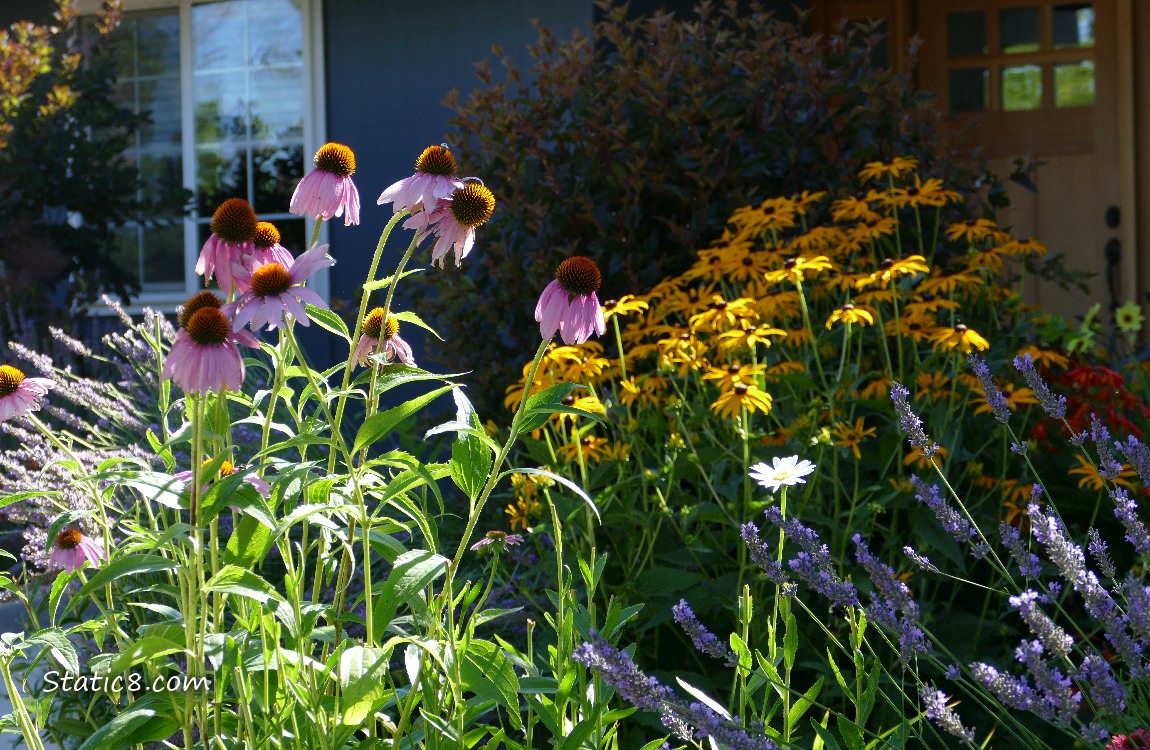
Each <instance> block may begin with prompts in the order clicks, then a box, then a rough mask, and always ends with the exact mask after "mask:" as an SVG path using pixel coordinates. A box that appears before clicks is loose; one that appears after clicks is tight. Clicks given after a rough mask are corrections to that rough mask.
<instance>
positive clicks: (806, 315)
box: [795, 282, 829, 390]
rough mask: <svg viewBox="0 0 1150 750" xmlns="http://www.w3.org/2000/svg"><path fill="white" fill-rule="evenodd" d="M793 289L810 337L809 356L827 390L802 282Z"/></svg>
mask: <svg viewBox="0 0 1150 750" xmlns="http://www.w3.org/2000/svg"><path fill="white" fill-rule="evenodd" d="M795 289H797V290H798V291H799V308H800V309H801V310H802V313H803V325H804V326H806V328H807V333H809V334H810V335H811V354H812V355H813V356H814V360H815V366H816V367H818V370H819V379H821V380H822V381H823V388H827V389H828V390H829V386H828V385H827V376H826V374H825V373H824V372H823V359H822V357H820V356H819V346H818V344H817V343H815V340H816V338H817V336H815V329H814V327H813V326H812V325H811V312H810V310H809V309H808V308H807V295H806V294H805V293H804V292H803V285H802V282H796V283H795Z"/></svg>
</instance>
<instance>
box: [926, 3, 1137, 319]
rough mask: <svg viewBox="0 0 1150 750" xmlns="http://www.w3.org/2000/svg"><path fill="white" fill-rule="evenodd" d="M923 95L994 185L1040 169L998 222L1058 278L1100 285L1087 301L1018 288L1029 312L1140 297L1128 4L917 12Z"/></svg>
mask: <svg viewBox="0 0 1150 750" xmlns="http://www.w3.org/2000/svg"><path fill="white" fill-rule="evenodd" d="M915 10H916V13H917V26H918V29H919V33H920V34H921V36H922V39H923V46H922V58H921V66H920V83H921V86H922V87H923V88H924V89H927V90H929V91H932V92H934V93H936V94H937V95H938V98H939V103H940V105H941V106H942V108H943V111H944V112H946V113H947V114H948V115H949V118H950V119H949V127H950V128H951V130H952V132H955V133H959V132H963V131H965V132H966V134H967V136H968V137H969V142H970V143H972V144H975V145H978V146H981V147H983V148H984V149H985V154H986V155H987V156H988V157H989V158H990V159H991V165H992V169H993V170H994V171H995V173H996V174H998V175H999V176H1000V177H1005V176H1007V175H1009V174H1011V172H1012V171H1015V170H1016V160H1021V162H1022V163H1030V162H1037V163H1039V166H1037V167H1036V168H1035V169H1034V170H1033V172H1032V173H1031V175H1030V177H1031V180H1032V182H1033V189H1027V188H1026V187H1023V186H1022V185H1020V184H1017V183H1013V182H1008V183H1007V184H1008V192H1009V194H1010V197H1011V199H1012V202H1013V205H1012V207H1011V209H1010V210H1009V211H1007V212H1005V214H1004V215H1003V216H1001V217H1000V221H1001V222H1002V223H1003V224H1004V225H1007V226H1010V227H1011V228H1012V230H1013V231H1014V233H1015V235H1016V236H1018V237H1035V238H1037V239H1039V240H1041V241H1042V242H1043V243H1045V244H1046V246H1047V247H1048V248H1049V249H1050V251H1051V252H1052V253H1061V254H1062V255H1064V256H1065V264H1066V267H1067V268H1069V269H1073V270H1081V271H1087V272H1091V273H1094V274H1097V275H1096V276H1095V277H1094V278H1093V279H1092V280H1090V282H1089V283H1090V287H1091V291H1090V294H1089V295H1083V294H1081V293H1080V292H1077V291H1074V292H1066V291H1063V290H1061V289H1059V288H1058V287H1057V286H1055V285H1054V284H1051V283H1048V282H1039V281H1038V280H1037V279H1034V278H1029V279H1027V280H1026V282H1025V283H1026V297H1027V299H1028V301H1031V302H1035V303H1038V304H1041V305H1043V306H1044V307H1047V308H1048V309H1052V310H1054V311H1057V312H1061V313H1062V314H1064V315H1067V316H1075V315H1081V314H1082V313H1083V312H1085V311H1086V310H1087V309H1088V308H1089V307H1090V306H1091V305H1092V304H1094V303H1095V302H1101V303H1102V306H1103V309H1104V310H1109V309H1110V307H1111V306H1112V305H1113V304H1115V303H1117V304H1122V303H1123V302H1125V301H1127V300H1129V299H1132V298H1134V297H1135V295H1136V294H1137V289H1138V284H1137V267H1136V265H1137V264H1136V261H1137V257H1136V256H1137V253H1136V249H1135V241H1134V239H1135V235H1134V228H1135V225H1136V222H1135V217H1134V216H1133V213H1134V206H1135V203H1134V194H1133V193H1134V177H1133V175H1134V169H1133V164H1134V161H1133V160H1134V133H1133V101H1134V98H1133V91H1132V88H1133V84H1132V75H1133V62H1132V60H1133V49H1132V44H1133V38H1132V35H1131V34H1132V32H1131V28H1132V21H1131V19H1130V13H1131V10H1132V9H1131V7H1130V4H1129V0H1095V1H1094V2H1069V1H1068V0H919V1H918V3H917V5H916V6H915Z"/></svg>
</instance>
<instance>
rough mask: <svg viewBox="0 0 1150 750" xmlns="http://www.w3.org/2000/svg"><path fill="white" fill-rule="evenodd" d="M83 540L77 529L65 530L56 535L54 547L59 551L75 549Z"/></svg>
mask: <svg viewBox="0 0 1150 750" xmlns="http://www.w3.org/2000/svg"><path fill="white" fill-rule="evenodd" d="M83 538H84V535H83V534H81V533H80V530H79V529H65V530H64V531H61V532H60V533H59V534H57V535H56V546H57V547H59V548H60V549H76V548H77V547H79V546H80V541H81V540H82V539H83Z"/></svg>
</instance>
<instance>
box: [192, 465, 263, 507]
mask: <svg viewBox="0 0 1150 750" xmlns="http://www.w3.org/2000/svg"><path fill="white" fill-rule="evenodd" d="M209 463H211V459H210V458H209V459H208V460H206V461H204V463H203V465H204V466H206V465H207V464H209ZM246 471H249V470H248V469H247V468H245V467H243V466H236V465H235V464H233V463H232V462H231V461H228V460H225V461H224V462H223V463H221V464H220V468H219V477H218V478H219V479H223V478H224V477H230V476H231V475H233V474H236V473H238V472H246ZM174 478H175V479H176V480H177V481H180V482H183V483H184V484H187V483H189V482H191V481H192V471H191V469H189V470H188V471H181V472H179V473H177V474H175V475H174ZM213 481H215V480H214V479H212V480H209V481H207V482H205V483H204V486H202V487H200V495H206V494H207V492H208V488H209V487H211V486H212V482H213ZM244 481H245V482H247V483H248V484H250V485H251V486H252V487H255V489H256V492H258V493H260V495H262V496H263V497H268V496H269V495H271V492H272V486H271V485H270V484H268V483H267V482H265V481H264V480H262V479H260V478H259V476H258V475H257V474H255V473H254V472H252V473H247V474H244ZM229 507H230V508H231V509H232V510H233V511H235V512H236V513H239V512H240V509H239V508H237V507H236V506H234V505H232V506H229Z"/></svg>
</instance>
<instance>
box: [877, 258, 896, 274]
mask: <svg viewBox="0 0 1150 750" xmlns="http://www.w3.org/2000/svg"><path fill="white" fill-rule="evenodd" d="M893 265H894V258H883V259H882V262H881V263H879V264H878V267H879V268H881V269H882V270H884V271H885V270H887V269H888V268H890V267H891V266H893Z"/></svg>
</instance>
